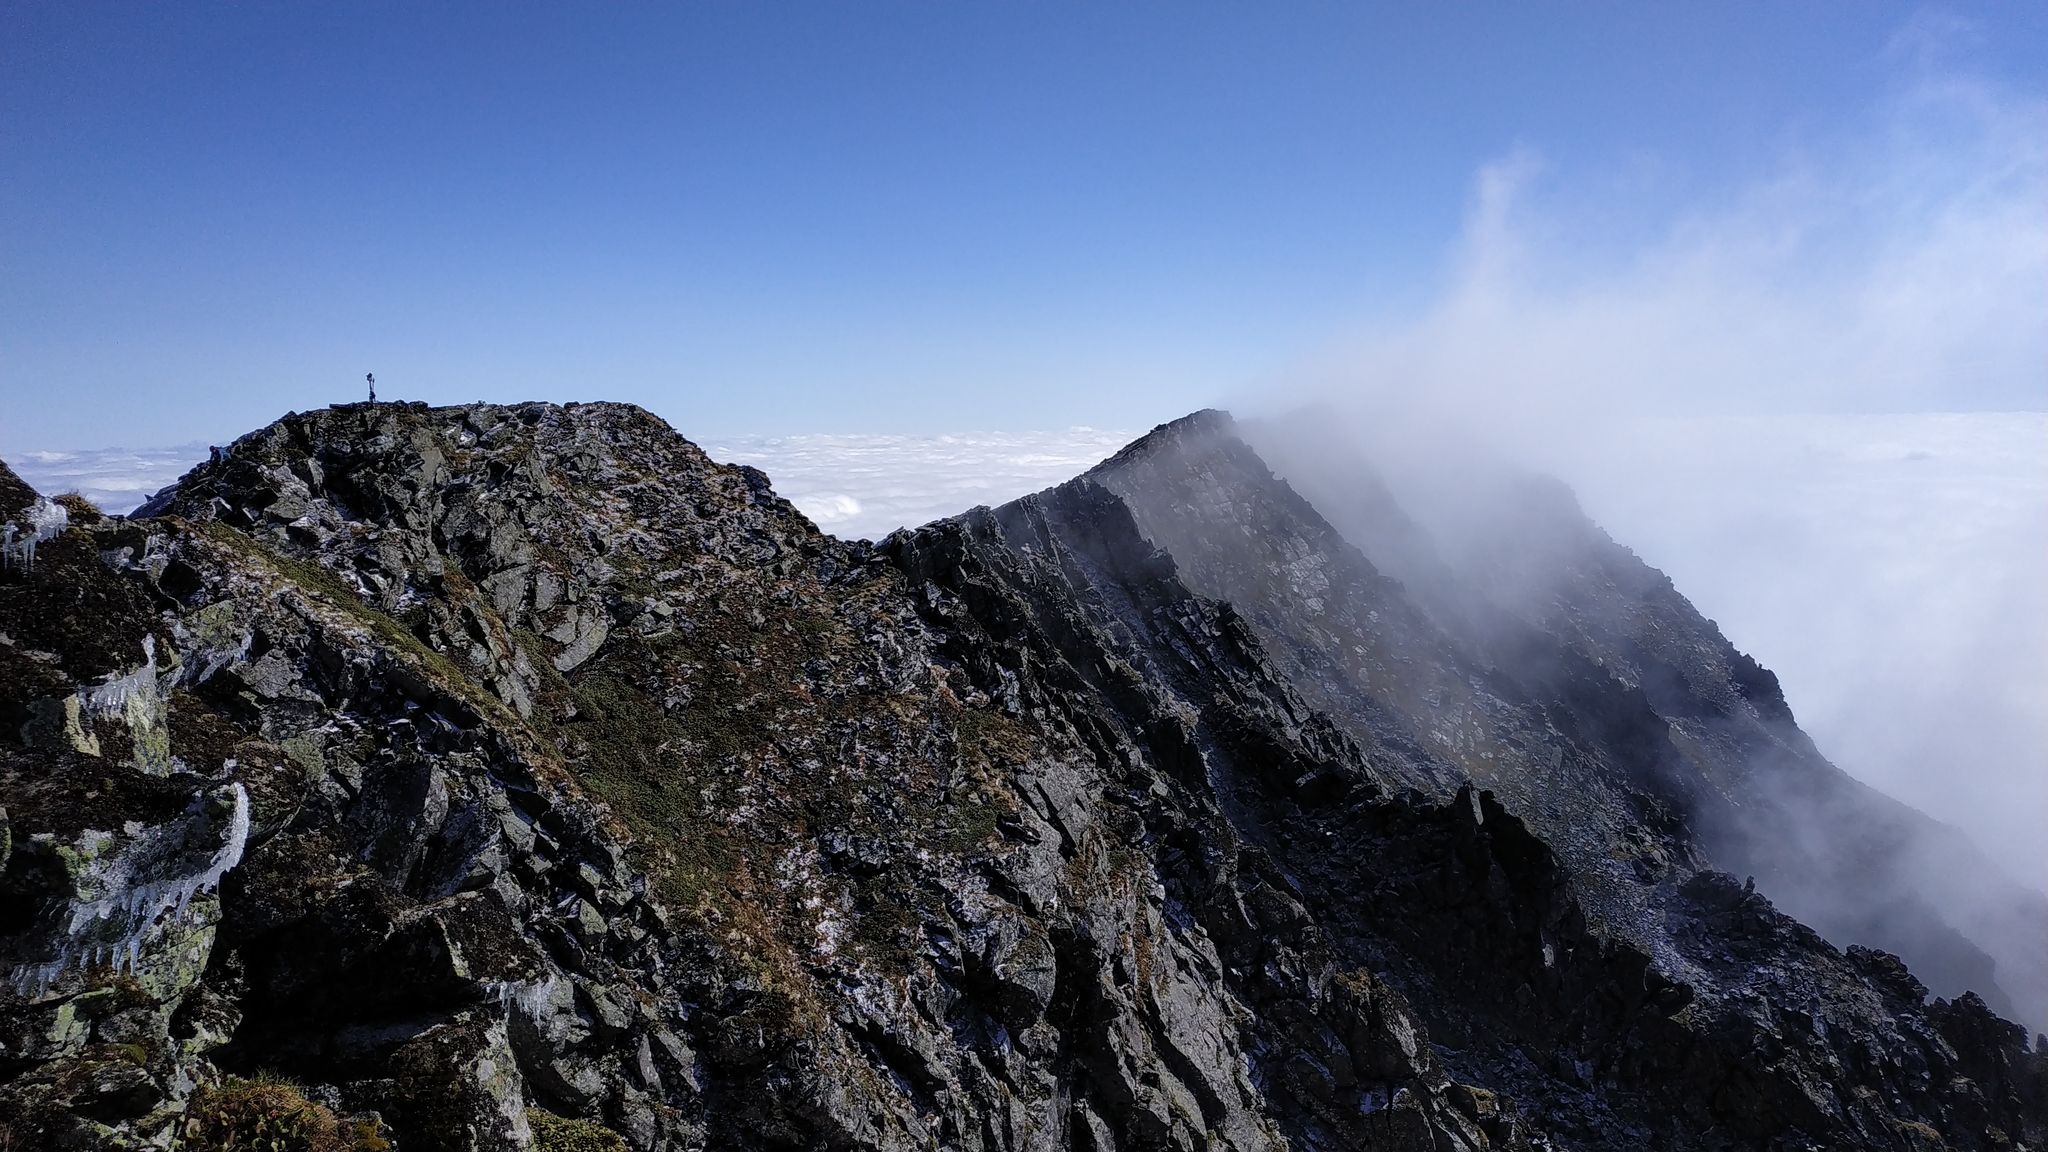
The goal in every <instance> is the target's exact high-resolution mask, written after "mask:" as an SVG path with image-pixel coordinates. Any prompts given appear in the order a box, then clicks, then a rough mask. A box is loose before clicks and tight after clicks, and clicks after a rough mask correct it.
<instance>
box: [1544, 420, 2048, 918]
mask: <svg viewBox="0 0 2048 1152" xmlns="http://www.w3.org/2000/svg"><path fill="white" fill-rule="evenodd" d="M1560 464H1561V467H1560V469H1559V470H1560V471H1561V472H1562V473H1564V474H1565V475H1566V476H1567V477H1568V478H1569V479H1570V480H1571V481H1572V483H1573V484H1574V485H1575V486H1576V487H1577V489H1578V490H1579V493H1580V497H1581V500H1582V502H1583V504H1584V505H1585V507H1586V510H1587V512H1588V513H1589V514H1591V515H1592V516H1593V518H1594V519H1595V520H1597V521H1599V522H1600V524H1601V525H1602V526H1603V527H1605V528H1607V529H1608V531H1609V532H1610V533H1611V534H1612V535H1613V536H1614V537H1615V538H1616V539H1618V540H1620V541H1621V542H1622V543H1624V544H1627V545H1629V546H1630V547H1632V548H1634V549H1635V550H1636V552H1637V553H1638V554H1639V555H1641V556H1642V557H1643V559H1644V560H1645V561H1647V562H1648V563H1650V564H1651V565H1653V566H1655V567H1657V568H1661V569H1663V570H1664V572H1665V573H1666V574H1667V575H1669V576H1670V577H1671V578H1672V580H1673V582H1674V583H1676V584H1677V586H1678V589H1679V591H1680V592H1683V593H1684V594H1685V595H1686V596H1687V597H1689V598H1690V599H1691V600H1692V601H1693V603H1694V604H1695V605H1697V606H1698V607H1699V609H1700V611H1701V612H1703V613H1705V614H1706V615H1707V616H1710V617H1712V618H1713V619H1715V620H1716V621H1718V622H1719V623H1720V625H1721V628H1722V631H1723V632H1725V633H1726V634H1727V635H1728V637H1729V639H1730V640H1732V641H1734V643H1735V646H1736V647H1738V648H1741V649H1743V650H1744V651H1746V652H1748V653H1750V654H1751V655H1753V656H1755V657H1756V658H1757V659H1758V660H1759V661H1760V662H1762V663H1763V664H1764V665H1765V666H1767V667H1769V668H1771V669H1772V670H1774V671H1776V672H1777V673H1778V675H1779V678H1780V680H1781V682H1782V683H1783V685H1784V688H1785V693H1786V696H1787V698H1788V700H1789V701H1790V702H1791V705H1792V709H1793V713H1794V714H1795V715H1796V716H1797V717H1798V718H1799V722H1800V725H1801V726H1802V727H1804V728H1805V729H1806V730H1807V732H1808V733H1810V734H1811V735H1812V736H1813V738H1814V740H1815V742H1816V743H1817V744H1819V746H1820V749H1821V751H1822V752H1823V753H1825V754H1826V755H1827V756H1828V757H1829V758H1830V759H1832V760H1834V761H1835V762H1836V763H1837V764H1839V765H1840V766H1841V767H1842V768H1843V769H1845V770H1847V771H1848V772H1850V773H1851V774H1852V775H1855V776H1857V777H1859V778H1861V779H1863V780H1865V781H1867V782H1868V783H1870V784H1873V785H1875V786H1877V787H1878V788H1880V789H1882V790H1883V791H1885V792H1888V793H1890V794H1891V795H1893V796H1895V797H1897V798H1899V799H1901V800H1904V801H1905V802H1907V803H1908V804H1911V805H1913V806H1914V807H1916V808H1919V809H1920V810H1921V811H1923V812H1926V813H1928V814H1929V815H1932V816H1934V817H1936V818H1937V819H1940V820H1943V821H1946V822H1947V823H1950V824H1953V825H1955V826H1957V827H1960V828H1962V829H1964V830H1965V831H1967V832H1969V833H1970V834H1971V836H1972V838H1973V839H1975V840H1976V841H1977V842H1978V844H1979V845H1980V846H1981V847H1983V848H1985V849H1986V850H1987V852H1989V853H1990V854H1991V856H1992V858H1993V859H1995V860H1997V861H1998V862H1999V863H2000V864H2002V865H2003V866H2004V867H2005V868H2006V869H2007V870H2008V871H2009V872H2011V874H2012V875H2013V876H2014V878H2016V879H2019V880H2022V881H2024V882H2026V883H2028V884H2029V885H2031V886H2033V887H2036V888H2042V889H2048V844H2044V840H2043V837H2042V835H2041V829H2043V828H2048V414H2043V413H2039V412H2018V413H1930V414H1920V415H1906V416H1901V415H1884V416H1767V417H1735V418H1705V419H1655V420H1642V421H1637V422H1633V423H1631V424H1630V425H1628V427H1627V430H1626V434H1625V435H1622V436H1619V437H1616V438H1615V440H1614V442H1613V443H1611V444H1610V445H1609V446H1608V447H1607V449H1606V450H1605V451H1603V452H1599V453H1588V454H1584V455H1581V456H1579V457H1578V458H1577V459H1576V460H1574V461H1569V462H1562V461H1561V462H1560Z"/></svg>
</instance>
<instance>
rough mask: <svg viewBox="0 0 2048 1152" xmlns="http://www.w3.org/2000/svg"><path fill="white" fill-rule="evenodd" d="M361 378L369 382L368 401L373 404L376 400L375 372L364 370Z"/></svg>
mask: <svg viewBox="0 0 2048 1152" xmlns="http://www.w3.org/2000/svg"><path fill="white" fill-rule="evenodd" d="M363 379H365V380H368V381H369V382H370V403H372V404H375V403H376V402H377V374H376V373H375V372H366V373H364V374H363Z"/></svg>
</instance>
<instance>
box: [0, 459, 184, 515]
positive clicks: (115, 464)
mask: <svg viewBox="0 0 2048 1152" xmlns="http://www.w3.org/2000/svg"><path fill="white" fill-rule="evenodd" d="M205 459H206V445H204V444H198V443H193V444H174V445H172V446H170V447H168V448H89V449H83V450H79V451H72V452H53V451H43V452H23V453H20V454H18V455H16V456H12V457H9V458H8V461H7V464H8V466H9V467H11V468H13V469H14V471H15V472H16V473H17V474H18V475H20V477H21V478H22V479H23V480H26V481H28V482H29V484H30V485H32V486H34V488H35V489H36V491H38V492H41V493H43V494H44V495H46V496H56V495H59V494H61V493H64V492H76V493H78V494H79V495H80V496H83V497H85V498H86V499H87V500H90V501H92V502H93V503H94V504H96V505H98V506H99V507H100V508H101V509H102V510H103V511H107V512H113V513H118V514H124V515H125V514H126V513H128V512H131V511H133V510H134V509H135V507H136V506H137V505H139V504H141V503H142V502H143V501H144V500H147V499H149V498H150V497H151V496H154V495H156V493H157V490H158V489H160V488H162V487H163V486H164V485H166V484H170V483H173V482H175V481H176V480H177V479H178V477H180V476H182V475H184V474H185V473H186V472H187V471H188V470H190V469H191V468H192V467H194V466H195V465H197V464H199V463H200V462H201V461H203V460H205Z"/></svg>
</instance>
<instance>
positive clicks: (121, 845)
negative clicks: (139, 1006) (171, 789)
mask: <svg viewBox="0 0 2048 1152" xmlns="http://www.w3.org/2000/svg"><path fill="white" fill-rule="evenodd" d="M248 842H249V793H248V790H247V789H245V788H244V787H243V786H242V785H241V784H239V783H236V784H230V785H228V786H227V787H226V788H218V789H214V790H213V791H211V792H204V793H201V794H200V795H198V796H196V797H194V798H193V801H192V805H191V807H189V808H187V809H186V811H185V814H184V815H183V816H181V817H179V818H178V819H176V820H173V821H171V822H170V823H168V824H163V825H160V826H158V827H155V828H140V827H137V826H135V825H133V824H131V825H130V826H129V828H128V829H127V830H126V831H125V832H123V833H120V834H115V833H110V832H100V831H96V830H92V829H87V830H86V831H85V832H83V833H81V834H80V835H79V838H78V840H77V843H76V845H75V846H73V847H60V848H58V849H57V853H58V855H59V857H60V858H62V860H63V862H64V866H65V870H66V871H67V872H68V873H70V880H71V887H72V895H71V898H70V900H69V901H68V902H67V904H66V906H65V908H64V910H63V911H62V912H61V913H59V916H58V920H57V923H56V925H55V927H56V928H57V932H56V933H54V935H55V938H56V939H55V946H54V948H53V949H52V953H53V954H51V955H49V956H47V958H45V959H44V960H42V961H41V962H34V963H29V964H25V965H22V966H21V967H20V968H18V969H17V970H16V971H15V973H14V979H13V981H12V982H13V984H14V986H15V989H16V990H17V991H19V992H20V993H21V994H22V995H23V996H34V995H37V994H39V993H40V992H41V991H42V989H43V988H44V987H46V986H47V985H48V984H49V983H50V982H51V981H53V980H55V979H56V978H57V977H58V976H59V975H61V974H62V973H63V972H65V971H66V970H68V969H71V968H74V967H91V966H94V965H99V964H107V965H112V966H113V967H114V968H115V969H116V970H119V969H121V968H124V967H125V968H126V969H127V970H128V971H130V972H131V973H138V974H139V972H140V969H141V966H142V965H143V963H144V962H145V960H146V959H147V953H148V952H149V951H150V950H151V949H152V948H153V947H154V946H155V945H156V944H158V943H159V942H161V941H163V940H165V939H169V938H172V937H175V936H177V935H180V934H181V933H180V932H179V931H178V930H179V929H189V928H191V927H194V926H195V924H194V923H192V921H194V919H195V915H194V910H193V909H191V907H190V905H191V901H192V898H193V897H194V896H196V895H198V894H199V893H201V892H205V891H209V890H211V889H212V888H214V887H215V886H217V885H218V884H219V883H220V879H221V877H222V876H224V875H226V874H227V871H228V870H229V869H231V868H233V867H234V866H235V865H237V864H239V863H241V861H242V851H243V849H244V848H246V847H247V846H248Z"/></svg>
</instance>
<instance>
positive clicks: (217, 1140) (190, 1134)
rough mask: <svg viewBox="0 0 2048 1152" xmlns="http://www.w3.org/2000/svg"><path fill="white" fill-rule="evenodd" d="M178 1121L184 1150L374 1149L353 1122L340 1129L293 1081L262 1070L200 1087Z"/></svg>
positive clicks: (336, 1151)
mask: <svg viewBox="0 0 2048 1152" xmlns="http://www.w3.org/2000/svg"><path fill="white" fill-rule="evenodd" d="M179 1127H180V1131H179V1140H178V1143H177V1147H178V1148H179V1149H181V1150H189V1152H357V1150H361V1152H375V1147H374V1145H366V1144H364V1143H363V1142H362V1141H361V1140H360V1139H359V1137H360V1136H361V1135H362V1132H361V1130H360V1128H359V1127H357V1126H351V1128H350V1130H349V1131H347V1132H344V1131H343V1129H342V1126H341V1124H340V1123H339V1122H338V1121H337V1120H336V1119H335V1117H334V1113H332V1112H330V1111H328V1110H327V1109H326V1108H324V1107H322V1106H321V1105H319V1104H315V1103H314V1102H312V1101H311V1100H308V1099H306V1096H305V1093H304V1092H303V1091H301V1090H300V1088H299V1086H298V1085H296V1084H293V1083H292V1082H291V1081H289V1080H285V1079H282V1078H279V1077H275V1076H268V1075H262V1074H259V1075H258V1076H257V1077H255V1078H254V1079H249V1080H244V1079H242V1078H240V1077H235V1076H230V1077H228V1078H227V1080H226V1082H224V1083H223V1084H221V1086H220V1087H218V1088H204V1089H201V1090H200V1091H199V1092H198V1094H197V1095H195V1096H194V1097H193V1098H192V1103H191V1106H190V1107H189V1108H187V1109H186V1113H185V1120H184V1122H183V1123H182V1124H181V1125H180V1126H179Z"/></svg>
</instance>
